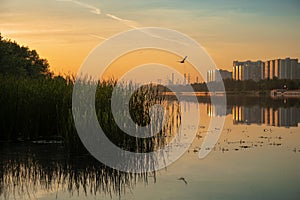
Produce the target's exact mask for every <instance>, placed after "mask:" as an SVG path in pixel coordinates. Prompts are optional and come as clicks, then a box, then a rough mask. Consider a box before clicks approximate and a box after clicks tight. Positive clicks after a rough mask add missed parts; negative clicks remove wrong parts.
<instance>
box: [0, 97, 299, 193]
mask: <svg viewBox="0 0 300 200" xmlns="http://www.w3.org/2000/svg"><path fill="white" fill-rule="evenodd" d="M198 101H199V103H198V102H190V101H188V100H184V99H181V100H180V103H181V104H178V102H172V101H170V102H165V103H164V104H165V107H166V110H167V114H168V117H167V119H168V120H167V123H166V126H165V127H164V128H163V130H164V131H163V132H162V133H161V134H158V135H157V137H156V138H152V139H151V140H149V142H150V143H144V144H143V145H145V146H147V147H148V148H150V149H156V148H160V147H161V145H164V144H166V143H168V142H169V141H171V139H172V138H173V137H174V133H176V132H178V127H179V126H180V121H181V119H180V115H179V114H178V110H179V109H180V107H182V109H183V110H184V112H186V113H193V110H195V108H196V107H197V106H200V110H204V111H205V112H204V113H202V114H203V115H204V117H203V118H201V122H200V126H199V127H196V128H197V129H198V131H197V135H196V136H197V137H196V138H195V141H194V143H193V144H192V146H191V147H190V149H189V151H188V152H187V154H186V155H185V156H184V158H183V159H181V161H180V160H179V161H178V162H176V163H175V164H174V165H173V166H171V167H170V168H171V170H173V172H172V173H173V174H172V173H170V174H172V175H174V177H173V176H171V178H170V180H171V181H173V182H171V184H173V186H174V187H175V188H176V187H177V185H176V184H177V183H178V180H177V179H178V178H179V177H181V176H184V177H187V179H188V178H189V179H188V182H189V183H188V184H187V185H186V186H185V185H184V187H182V186H181V185H180V184H178V185H179V186H178V188H177V189H176V190H174V189H173V190H172V194H173V193H174V195H173V196H172V195H171V196H172V197H174V196H175V194H177V192H180V191H182V190H181V189H182V188H184V189H186V190H187V189H190V191H191V192H186V190H184V192H185V193H184V195H185V196H188V195H190V196H188V197H190V198H187V199H199V198H198V197H199V196H200V195H201V194H202V192H204V193H206V194H208V195H207V196H206V197H211V196H213V195H214V194H216V195H217V196H218V195H220V194H223V193H222V192H224V191H222V189H221V188H223V187H221V186H224V185H221V183H219V186H220V187H217V188H216V187H215V184H216V183H215V182H214V181H215V180H216V181H218V180H219V179H220V177H223V178H224V182H226V183H227V182H229V183H230V182H231V184H232V185H230V188H228V190H229V191H230V189H232V188H236V187H240V188H241V191H244V192H245V191H246V192H247V191H248V188H246V187H243V185H242V184H241V182H233V181H232V180H235V178H234V177H236V175H238V174H239V173H240V177H241V180H242V182H243V181H244V182H243V183H245V176H247V173H246V172H245V171H243V170H242V169H246V168H247V169H249V168H251V167H257V168H255V169H254V170H253V174H251V175H249V177H248V178H249V179H251V178H252V179H254V180H255V181H256V179H258V178H259V179H262V180H261V181H262V182H263V183H264V182H266V179H263V178H264V176H265V174H264V173H266V174H268V171H266V169H265V168H268V169H272V170H275V171H276V172H277V171H280V170H281V168H279V167H278V166H273V165H272V164H270V166H269V165H268V167H265V166H267V164H265V166H260V165H259V164H258V161H257V159H258V158H260V157H259V156H262V157H263V158H261V162H263V161H264V160H265V159H266V158H268V159H273V158H274V160H275V161H276V162H278V164H280V163H284V167H286V168H287V166H288V167H289V168H287V169H286V170H287V171H289V172H291V174H292V173H295V174H296V173H297V171H296V169H297V170H299V167H298V168H297V164H298V166H299V161H300V160H299V158H298V157H297V158H298V160H296V161H293V160H291V158H290V157H291V154H292V156H298V155H300V145H299V142H298V141H299V134H293V133H298V131H299V128H290V129H286V128H285V127H296V126H298V123H299V121H300V116H299V113H300V112H299V108H300V105H299V100H281V99H279V100H269V99H268V98H257V97H251V98H242V97H228V105H227V109H226V112H219V111H220V109H219V108H218V105H212V104H211V103H210V102H209V98H204V97H201V99H198ZM176 113H177V114H176ZM211 116H227V123H226V124H225V126H224V129H223V131H222V135H221V137H220V139H219V141H218V143H217V145H216V146H215V147H214V148H213V149H212V151H213V154H212V156H210V157H209V158H208V159H207V160H205V161H201V160H199V159H198V157H197V156H196V155H197V154H198V153H199V150H200V147H201V144H202V143H203V139H204V138H205V137H206V135H207V134H213V133H214V131H215V130H208V128H207V127H208V121H209V119H210V117H211ZM190 117H191V118H192V117H193V115H192V114H190ZM256 125H259V126H256ZM271 126H273V127H271ZM189 128H190V129H194V128H195V127H187V129H189ZM287 130H289V131H287ZM162 139H163V140H162ZM162 141H163V143H162ZM122 144H123V143H122ZM122 144H119V145H120V146H122ZM149 144H157V146H152V145H151V147H149ZM123 145H124V144H123ZM123 147H126V146H123ZM138 147H141V146H136V147H135V148H138ZM135 148H134V149H132V151H136V149H135ZM128 149H129V148H128ZM266 149H271V151H270V152H271V153H270V152H268V151H266ZM148 150H149V149H147V151H148ZM170 150H171V149H170ZM274 150H276V151H274ZM277 150H278V151H277ZM257 151H259V153H256V152H257ZM0 152H1V154H0V199H36V198H39V197H43V196H49V194H54V198H55V197H56V198H57V199H65V198H64V197H62V196H61V195H62V192H66V193H68V194H70V197H71V198H72V197H74V196H76V197H77V196H78V197H79V198H84V197H85V196H89V195H91V196H93V197H94V198H98V197H102V196H104V197H106V198H108V199H110V198H113V199H114V198H116V199H118V198H121V199H123V197H124V199H135V197H128V193H131V192H134V193H135V195H137V196H138V195H139V194H138V193H139V192H140V193H141V194H140V196H144V195H148V194H152V196H157V195H159V194H161V193H165V191H168V190H171V189H172V188H168V187H167V185H168V184H170V182H163V181H161V182H160V183H158V184H161V185H160V187H159V188H158V187H157V188H158V189H157V188H156V189H157V190H158V192H157V195H154V194H156V192H153V191H152V190H146V189H145V187H139V186H140V185H142V186H144V185H148V184H149V185H150V183H157V179H158V178H159V176H160V177H164V176H165V173H164V172H165V171H160V173H159V176H157V174H156V172H152V173H124V172H120V171H117V170H113V169H111V168H108V167H106V166H104V165H102V164H101V163H99V162H98V161H97V160H95V159H94V158H93V157H91V156H90V155H89V154H88V153H86V152H79V153H78V152H76V153H74V152H69V151H68V149H66V148H65V147H64V146H63V145H62V144H55V143H54V144H51V143H49V144H46V143H43V142H40V143H1V144H0ZM235 152H237V153H236V154H232V153H235ZM253 152H254V153H253ZM265 152H267V153H265ZM287 152H288V153H291V154H288V153H287ZM239 153H240V154H239ZM250 153H253V154H250ZM255 153H256V154H255ZM279 153H280V154H282V155H284V156H282V157H280V158H281V159H282V160H284V159H285V160H286V161H285V162H282V161H281V160H280V159H277V157H276V156H278V154H279ZM220 155H222V156H223V157H222V156H220ZM245 155H246V156H245ZM248 155H253V156H254V155H255V156H257V157H255V158H252V160H251V158H248V157H247V156H248ZM286 155H288V156H286ZM230 156H235V157H234V159H232V160H231V161H232V162H233V163H242V164H243V163H250V164H249V165H246V164H245V166H244V167H241V168H237V169H236V170H235V171H236V172H237V173H236V174H234V175H232V176H231V175H230V176H229V175H228V176H226V173H223V171H222V170H224V169H223V168H224V166H229V167H228V169H229V168H230V169H231V168H234V167H236V166H235V165H232V166H231V165H230V162H228V161H227V160H225V159H223V160H222V158H226V159H228V158H230ZM245 157H247V159H246V158H245ZM289 159H290V160H289ZM293 159H294V157H293ZM212 160H213V161H212ZM274 160H271V161H273V162H275V161H274ZM252 161H253V163H251V162H252ZM183 162H184V163H183ZM210 162H211V163H210ZM289 162H290V163H295V164H294V165H293V164H289ZM177 163H179V164H177ZM203 163H205V164H207V163H209V164H210V165H208V166H209V167H207V166H206V165H205V164H203ZM270 163H272V162H270ZM193 165H194V167H190V166H193ZM271 165H272V166H271ZM211 166H214V167H216V168H217V169H218V171H220V172H218V171H217V170H215V169H214V167H211ZM183 167H186V168H187V169H188V170H185V171H184V172H181V173H182V174H180V170H182V168H183ZM264 167H265V168H264ZM219 168H220V169H219ZM199 169H202V171H199ZM204 170H206V171H205V173H202V172H203V171H204ZM214 170H215V171H214ZM178 171H179V172H178ZM261 171H263V172H261ZM251 172H252V171H251ZM218 173H219V174H218ZM179 174H180V175H179ZM206 174H207V176H209V178H208V179H207V181H205V182H201V181H202V180H203V179H201V178H203V176H204V175H206ZM257 174H259V177H258V175H257ZM298 174H299V173H298ZM283 176H284V177H283ZM293 176H294V174H292V175H290V176H289V179H291V177H293ZM212 177H214V178H212ZM269 177H275V178H277V179H278V180H281V179H284V180H286V181H285V184H280V183H278V182H276V181H272V183H269V184H265V185H268V187H269V188H270V191H278V190H276V188H278V187H279V186H280V187H284V186H285V185H287V184H286V183H287V182H288V181H289V179H288V178H286V175H282V174H281V173H269ZM212 180H214V181H212ZM275 180H276V179H275ZM193 181H194V182H193ZM196 181H198V182H197V183H198V184H199V185H193V184H195V183H196ZM255 181H254V183H253V187H254V188H255V187H258V186H262V187H260V188H259V189H261V188H263V187H264V186H265V185H262V184H260V183H259V182H258V183H257V182H255ZM293 183H299V181H298V179H297V180H296V179H295V180H294V182H293ZM201 184H202V185H201ZM222 184H223V182H222ZM259 184H260V185H259ZM225 185H227V184H225ZM257 185H258V186H257ZM295 185H296V184H295ZM193 187H194V188H193ZM137 188H138V189H137ZM141 188H142V189H141ZM191 188H192V189H191ZM199 188H208V189H203V190H202V191H201V194H200V191H199ZM209 188H210V189H211V190H210V189H209ZM212 188H213V192H212ZM290 188H292V189H290V190H289V191H291V192H292V194H295V193H297V191H298V190H297V189H298V188H296V186H291V187H290ZM152 189H153V188H152ZM249 191H250V190H249ZM144 192H145V194H144ZM197 192H198V193H197ZM146 193H147V194H146ZM169 193H170V192H169ZM169 193H168V194H169ZM212 193H213V194H212ZM226 193H228V194H230V195H231V196H230V195H229V197H234V195H240V196H239V197H242V196H243V195H244V194H239V193H238V192H236V191H233V190H232V191H231V193H230V192H228V191H226ZM249 193H250V192H249ZM168 194H167V195H168ZM195 194H197V195H195ZM169 195H170V194H169ZM193 195H194V196H193ZM251 195H254V194H253V193H252V192H251ZM274 196H275V195H274ZM178 197H182V196H178ZM214 197H215V196H214ZM219 197H220V196H219ZM251 197H252V196H251ZM257 197H258V196H255V195H254V196H253V198H252V199H257ZM51 199H52V198H51ZM136 199H138V198H136ZM170 199H172V198H170ZM204 199H207V198H204ZM219 199H220V198H219ZM221 199H222V198H221ZM225 199H226V198H225ZM227 199H232V198H227ZM239 199H240V198H239Z"/></svg>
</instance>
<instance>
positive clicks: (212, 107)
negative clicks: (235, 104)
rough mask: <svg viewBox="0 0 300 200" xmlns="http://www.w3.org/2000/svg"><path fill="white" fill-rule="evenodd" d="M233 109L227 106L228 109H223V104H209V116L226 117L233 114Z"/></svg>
mask: <svg viewBox="0 0 300 200" xmlns="http://www.w3.org/2000/svg"><path fill="white" fill-rule="evenodd" d="M231 110H232V107H230V106H227V108H226V109H224V108H223V106H222V105H221V104H211V103H208V104H207V115H208V116H210V117H215V116H226V115H229V114H231Z"/></svg>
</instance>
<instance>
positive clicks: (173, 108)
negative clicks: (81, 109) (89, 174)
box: [87, 84, 181, 153]
mask: <svg viewBox="0 0 300 200" xmlns="http://www.w3.org/2000/svg"><path fill="white" fill-rule="evenodd" d="M135 88H136V87H134V86H129V87H128V86H122V87H118V88H117V89H115V91H117V95H116V96H117V98H118V102H119V103H120V104H122V103H124V102H123V101H124V99H126V98H125V96H126V95H130V94H131V93H132V96H131V98H130V102H129V112H130V116H126V113H124V112H123V110H120V111H119V112H118V113H116V115H117V116H116V117H117V118H119V119H121V122H122V124H121V125H122V126H123V127H128V126H130V124H129V120H133V121H134V123H135V125H136V126H135V127H134V128H133V129H132V130H133V131H135V132H139V130H140V129H141V128H142V127H147V128H149V129H151V132H152V134H153V137H150V138H140V137H139V136H138V135H137V136H136V137H134V136H130V135H128V134H127V133H126V132H125V133H124V132H123V131H122V129H121V128H120V127H119V126H118V125H117V124H116V122H115V119H114V116H113V114H112V110H111V106H110V105H111V99H110V98H106V99H103V98H102V100H101V103H100V102H98V103H99V104H97V102H96V109H97V116H98V121H99V123H100V125H101V127H102V129H103V131H104V132H105V133H108V134H106V135H107V137H108V138H109V139H110V140H111V141H112V142H114V143H115V144H116V145H118V146H119V147H121V148H123V149H125V150H129V151H132V152H143V153H145V152H152V151H154V150H157V149H159V148H160V147H164V146H165V145H166V144H167V143H168V142H169V141H170V139H172V138H173V136H174V135H175V134H177V133H178V127H179V126H180V123H181V114H180V105H179V102H178V101H177V100H172V101H169V100H166V99H164V97H162V96H161V95H160V94H159V91H158V90H157V88H156V86H153V85H151V84H150V85H144V86H142V87H139V88H138V89H135ZM133 90H134V92H132V91H133ZM96 99H97V96H96ZM99 99H100V98H99ZM103 104H105V105H107V106H103ZM155 104H159V105H161V106H163V107H164V109H165V110H164V113H162V115H161V113H160V110H156V109H154V110H152V113H150V108H151V107H152V106H153V105H155ZM108 105H109V106H108ZM164 117H165V121H164V123H163V118H164ZM150 119H152V120H155V121H150ZM87 121H89V120H87ZM157 129H158V131H157V132H156V130H157Z"/></svg>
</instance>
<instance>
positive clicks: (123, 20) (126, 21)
mask: <svg viewBox="0 0 300 200" xmlns="http://www.w3.org/2000/svg"><path fill="white" fill-rule="evenodd" d="M106 16H107V17H109V18H111V19H114V20H117V21H119V22H122V23H123V24H125V25H127V26H129V27H131V28H137V27H136V26H135V24H137V23H136V22H135V21H132V20H128V19H123V18H120V17H117V16H116V15H113V14H110V13H107V14H106Z"/></svg>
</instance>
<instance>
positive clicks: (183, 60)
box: [178, 56, 187, 63]
mask: <svg viewBox="0 0 300 200" xmlns="http://www.w3.org/2000/svg"><path fill="white" fill-rule="evenodd" d="M186 58H187V56H185V57H184V58H183V59H182V60H179V61H178V62H180V63H184V62H185V60H186Z"/></svg>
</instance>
